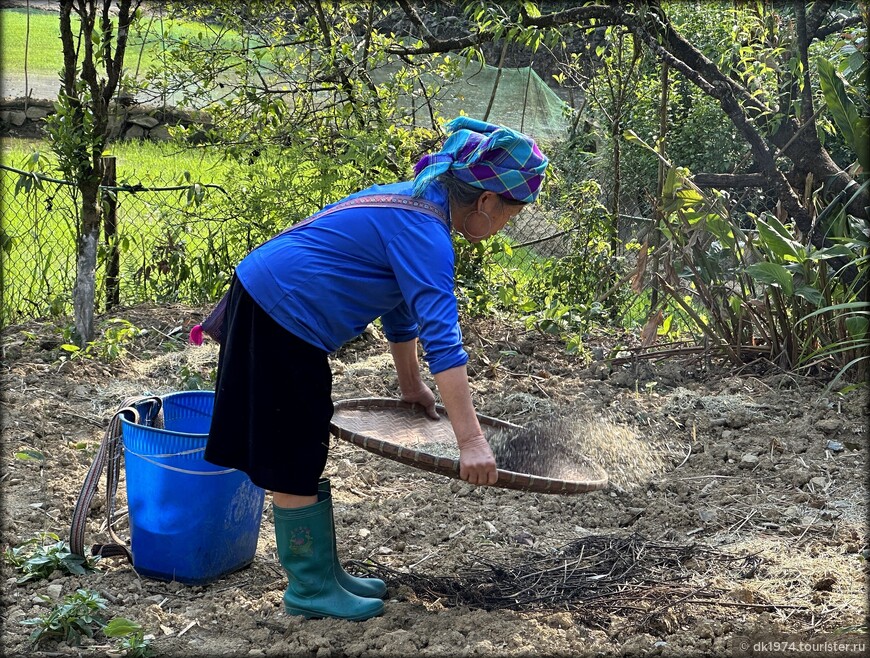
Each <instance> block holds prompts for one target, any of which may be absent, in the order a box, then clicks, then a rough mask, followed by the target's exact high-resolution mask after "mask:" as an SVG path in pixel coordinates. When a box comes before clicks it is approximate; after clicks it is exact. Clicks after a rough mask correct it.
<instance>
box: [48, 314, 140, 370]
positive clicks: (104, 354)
mask: <svg viewBox="0 0 870 658" xmlns="http://www.w3.org/2000/svg"><path fill="white" fill-rule="evenodd" d="M145 333H146V330H143V329H139V328H138V327H136V326H134V325H133V324H132V323H131V322H130V321H129V320H125V319H123V318H112V319H111V320H109V321H108V326H107V327H106V328H105V329H104V330H103V335H102V337H101V338H98V339H97V340H92V341H90V342H89V343H88V344H87V345H86V346H85V347H84V348H81V347H79V346H78V345H75V344H74V343H71V342H66V343H64V344H63V345H61V346H60V349H62V350H63V351H65V352H67V354H68V355H69V356H68V358H69V359H82V358H93V359H99V360H101V361H104V362H106V363H111V362H112V361H117V360H118V359H120V358H122V357H123V356H124V355H125V354H127V348H128V347H129V346H130V344H131V343H132V342H133V340H134V339H135V338H137V337H139V336H141V335H143V334H145ZM64 337H65V338H66V339H67V340H69V339H70V338H71V336H70V337H68V336H66V333H65V336H64Z"/></svg>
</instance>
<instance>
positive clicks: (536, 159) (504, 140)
mask: <svg viewBox="0 0 870 658" xmlns="http://www.w3.org/2000/svg"><path fill="white" fill-rule="evenodd" d="M444 128H445V129H446V130H447V132H448V134H450V136H449V137H448V138H447V140H446V141H445V142H444V146H442V148H441V150H440V151H439V152H438V153H431V154H429V155H426V156H424V157H423V158H421V159H420V161H419V162H418V163H417V164H416V165H415V167H414V196H419V195H420V194H422V193H423V190H424V189H426V186H427V185H429V183H431V182H432V181H433V180H435V179H436V178H437V177H438V176H440V175H441V174H443V173H445V172H447V171H448V170H449V171H450V172H451V173H452V174H453V175H454V176H456V177H457V178H458V179H459V180H461V181H464V182H466V183H468V184H469V185H473V186H474V187H479V188H481V189H483V190H489V191H490V192H495V193H497V194H500V195H501V196H503V197H506V198H508V199H515V200H516V201H523V202H525V203H531V202H532V201H534V200H535V198H536V197H537V196H538V192H540V191H541V184H542V183H543V182H544V172H545V171H546V170H547V165H548V164H549V160H547V158H546V156H545V155H544V154H543V153H541V151H540V149H539V148H538V145H537V144H535V142H534V140H532V139H531V138H530V137H527V136H526V135H523V134H522V133H519V132H516V131H515V130H511V129H510V128H505V127H504V126H496V125H493V124H491V123H486V122H485V121H479V120H477V119H472V118H470V117H459V118H457V119H453V121H450V122H449V123H447V124H445V126H444Z"/></svg>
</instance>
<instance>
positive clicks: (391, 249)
mask: <svg viewBox="0 0 870 658" xmlns="http://www.w3.org/2000/svg"><path fill="white" fill-rule="evenodd" d="M411 188H412V183H410V182H403V183H394V184H391V185H375V186H373V187H370V188H368V189H366V190H363V191H361V192H358V193H356V194H353V195H351V197H356V196H363V195H368V194H407V195H410V194H411ZM423 198H424V199H426V200H427V201H430V202H433V203H435V204H437V205H438V206H440V207H441V208H442V209H443V210H444V211H445V215H447V216H449V204H448V201H447V193H446V190H445V189H444V188H443V186H442V185H441V184H440V183H437V182H435V183H433V184H431V185H430V186H429V187H428V188H427V190H426V192H425V193H424V194H423ZM327 207H329V206H327ZM453 273H454V254H453V245H452V243H451V239H450V229H449V227H448V226H447V224H445V223H444V222H443V221H441V220H439V219H437V218H436V217H433V216H431V215H428V214H426V213H422V212H418V211H414V210H410V209H405V208H388V207H378V208H346V209H342V210H339V211H337V212H335V213H332V214H330V215H326V216H324V217H320V218H317V219H316V220H314V221H313V222H311V223H310V224H308V225H306V226H302V227H299V228H298V229H296V230H293V231H289V232H287V233H286V234H284V235H281V236H279V237H277V238H274V239H272V240H270V241H268V242H266V243H264V244H262V245H261V246H259V247H257V248H256V249H255V250H254V251H252V252H251V253H250V254H248V256H247V257H245V259H244V260H242V262H241V263H239V265H238V267H237V268H236V274H237V276H238V278H239V280H240V282H241V283H242V285H243V286H244V287H245V289H246V290H247V291H248V293H249V294H250V295H251V296H252V297H253V298H254V300H255V301H256V302H257V303H258V304H259V305H260V306H261V307H262V308H263V310H265V311H266V312H267V313H268V314H269V315H270V316H271V317H272V318H274V319H275V320H276V321H277V322H278V323H279V324H280V325H281V326H283V327H284V328H285V329H287V330H288V331H289V332H291V333H292V334H294V335H296V336H298V337H299V338H301V339H303V340H305V341H306V342H308V343H310V344H312V345H315V346H317V347H319V348H321V349H323V350H325V351H327V352H333V351H335V350H337V349H338V348H339V347H340V346H341V345H342V344H343V343H345V342H347V341H348V340H350V339H351V338H353V337H355V336H358V335H359V334H360V333H361V332H362V331H363V330H364V329H365V328H366V326H367V325H368V324H369V323H370V322H371V321H373V320H374V319H376V318H378V317H380V318H381V322H382V324H383V327H384V333H385V334H386V336H387V339H388V340H390V341H392V342H396V343H401V342H405V341H408V340H413V339H414V338H417V337H419V338H420V342H421V343H422V344H423V350H424V354H425V358H426V361H427V363H428V365H429V370H430V372H432V373H433V374H435V373H438V372H441V371H442V370H447V369H449V368H453V367H455V366H460V365H463V364H465V363H466V362H467V361H468V355H467V354H466V352H465V350H464V349H463V347H462V334H461V332H460V329H459V315H458V311H457V308H456V297H455V295H454V292H453V290H454V278H453Z"/></svg>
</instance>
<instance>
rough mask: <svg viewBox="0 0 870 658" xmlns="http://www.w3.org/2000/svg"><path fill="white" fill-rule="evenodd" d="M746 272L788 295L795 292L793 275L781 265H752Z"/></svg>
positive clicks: (764, 263)
mask: <svg viewBox="0 0 870 658" xmlns="http://www.w3.org/2000/svg"><path fill="white" fill-rule="evenodd" d="M746 272H747V273H748V274H749V276H751V277H752V278H753V279H755V280H756V281H759V282H760V283H766V284H768V285H771V286H774V287H776V288H779V289H780V290H782V291H783V292H784V293H785V294H786V295H791V294H792V292H793V291H794V286H793V284H792V279H791V274H790V273H789V271H788V270H787V269H785V268H784V267H783V266H782V265H780V264H779V263H768V262H763V263H752V265H749V266H748V267H747V268H746Z"/></svg>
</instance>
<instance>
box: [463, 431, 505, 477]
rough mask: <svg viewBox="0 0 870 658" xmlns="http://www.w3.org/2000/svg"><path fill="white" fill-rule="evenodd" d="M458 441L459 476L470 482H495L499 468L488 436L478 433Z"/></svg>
mask: <svg viewBox="0 0 870 658" xmlns="http://www.w3.org/2000/svg"><path fill="white" fill-rule="evenodd" d="M458 443H459V477H460V478H462V479H463V480H465V481H466V482H468V483H469V484H478V485H483V484H489V485H492V484H495V483H496V481H497V480H498V470H497V469H496V465H495V457H494V456H493V454H492V450H491V449H490V447H489V443H488V442H487V440H486V438H484V437H483V435H478V436H474V437H472V438H470V439H466V440H464V441H459V442H458Z"/></svg>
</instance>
